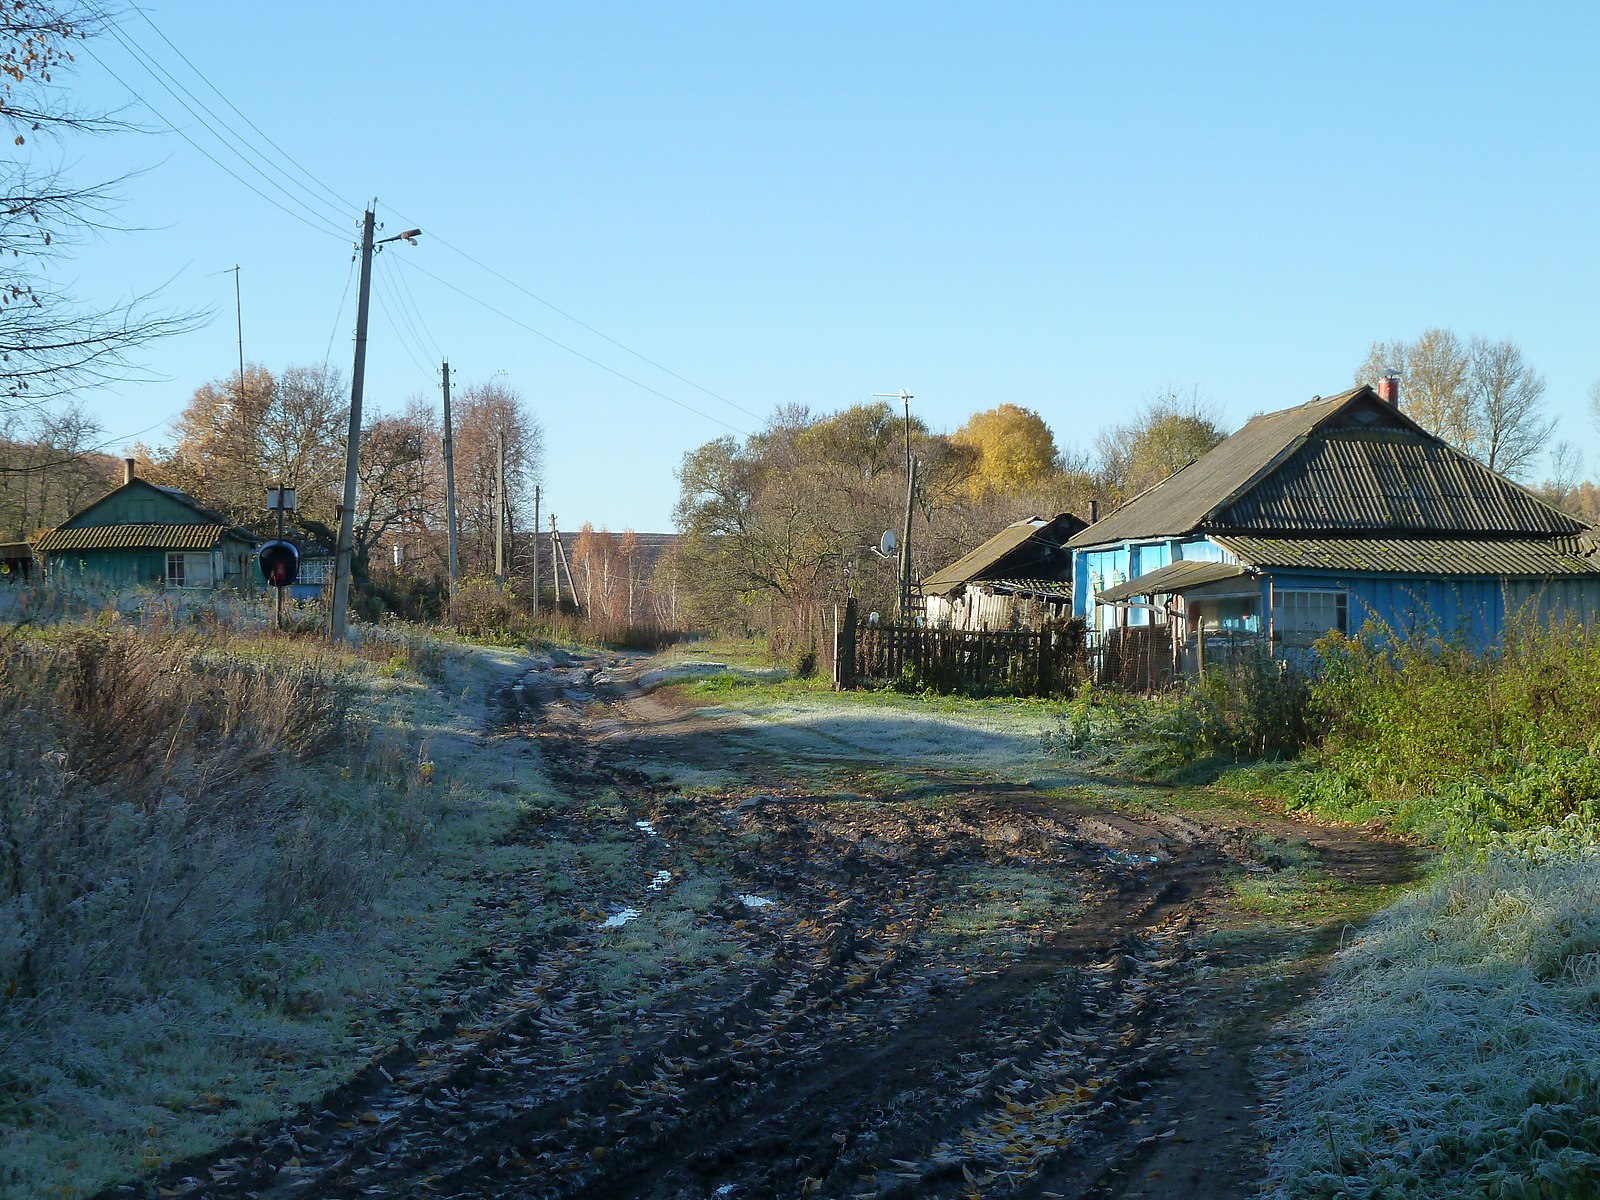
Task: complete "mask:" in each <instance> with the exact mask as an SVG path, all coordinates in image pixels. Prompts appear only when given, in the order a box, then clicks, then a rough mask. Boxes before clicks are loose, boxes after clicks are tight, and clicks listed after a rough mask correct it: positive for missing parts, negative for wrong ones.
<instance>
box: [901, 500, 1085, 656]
mask: <svg viewBox="0 0 1600 1200" xmlns="http://www.w3.org/2000/svg"><path fill="white" fill-rule="evenodd" d="M1086 528H1088V526H1087V523H1086V522H1084V521H1082V520H1080V519H1079V518H1078V517H1075V516H1073V514H1071V513H1058V514H1056V515H1055V516H1054V517H1051V518H1049V519H1048V520H1047V519H1045V518H1044V517H1027V518H1025V519H1023V520H1021V521H1014V522H1012V523H1011V524H1010V525H1007V526H1006V527H1005V528H1004V529H1002V530H1001V531H1000V532H999V533H997V534H995V535H994V536H993V537H991V538H989V539H987V540H986V541H984V542H983V543H982V544H980V545H979V546H977V547H975V548H974V549H972V550H969V551H968V552H967V553H965V554H963V555H962V556H961V557H960V558H958V559H956V560H955V562H953V563H951V564H950V565H949V566H946V567H943V568H941V569H940V570H937V571H935V572H933V574H931V575H928V576H926V577H925V578H924V579H923V580H922V584H921V590H922V595H923V602H924V605H925V609H926V614H927V620H928V623H929V624H930V625H935V626H940V627H943V628H950V629H1012V628H1019V627H1026V626H1037V625H1039V624H1042V623H1044V622H1046V621H1049V620H1053V619H1056V618H1058V617H1063V616H1067V615H1069V610H1070V607H1071V604H1072V554H1071V552H1070V551H1068V550H1067V548H1066V546H1067V541H1068V539H1069V538H1071V537H1072V536H1073V535H1074V534H1075V533H1078V532H1080V531H1081V530H1083V529H1086Z"/></svg>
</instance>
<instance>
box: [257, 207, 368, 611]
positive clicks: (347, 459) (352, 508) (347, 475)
mask: <svg viewBox="0 0 1600 1200" xmlns="http://www.w3.org/2000/svg"><path fill="white" fill-rule="evenodd" d="M376 227H377V213H376V212H375V211H374V210H373V209H372V208H369V209H367V212H366V216H365V217H364V218H363V219H362V222H361V285H360V287H359V288H358V289H357V291H356V361H355V366H354V368H353V369H352V370H351V373H350V432H349V435H348V437H347V438H346V439H345V444H344V503H343V504H342V505H341V506H340V508H339V543H338V546H337V548H336V552H335V556H334V563H333V613H332V618H331V632H332V634H333V640H334V641H336V642H339V641H343V640H344V634H345V622H346V620H347V618H348V615H349V609H350V556H351V553H352V551H353V549H354V546H353V543H354V540H355V523H356V473H357V470H358V468H359V466H360V463H361V396H362V391H363V389H364V388H365V386H366V381H367V313H368V310H369V309H370V307H371V302H372V235H373V231H374V230H375V228H376ZM240 382H241V384H242V383H243V378H242V377H241V379H240Z"/></svg>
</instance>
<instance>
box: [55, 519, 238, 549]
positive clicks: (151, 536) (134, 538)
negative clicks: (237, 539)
mask: <svg viewBox="0 0 1600 1200" xmlns="http://www.w3.org/2000/svg"><path fill="white" fill-rule="evenodd" d="M232 528H233V527H232V526H231V525H85V526H82V527H81V528H78V529H52V530H50V531H49V532H47V533H41V534H40V535H39V538H38V540H37V541H36V542H34V548H35V549H36V550H40V551H43V552H45V553H58V552H60V551H64V550H210V549H212V548H214V547H215V546H216V545H218V543H220V542H221V541H222V538H223V535H224V534H226V533H228V532H229V530H231V529H232Z"/></svg>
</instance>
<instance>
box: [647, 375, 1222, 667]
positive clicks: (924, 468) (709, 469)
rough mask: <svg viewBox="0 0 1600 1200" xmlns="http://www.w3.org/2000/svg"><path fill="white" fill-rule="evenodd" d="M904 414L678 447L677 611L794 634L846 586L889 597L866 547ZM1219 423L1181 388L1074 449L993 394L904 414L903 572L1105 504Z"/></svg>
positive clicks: (1168, 464)
mask: <svg viewBox="0 0 1600 1200" xmlns="http://www.w3.org/2000/svg"><path fill="white" fill-rule="evenodd" d="M907 424H908V422H907V420H906V418H905V416H904V415H903V414H902V413H900V412H897V411H896V410H895V409H894V407H893V406H892V405H890V404H888V403H884V402H880V403H874V404H858V405H854V406H852V407H849V408H846V409H844V410H843V411H841V412H837V413H831V414H819V413H814V412H812V411H811V410H810V409H808V408H804V407H788V408H780V409H779V410H778V411H777V412H776V413H774V414H773V416H772V417H771V419H769V420H768V422H767V423H766V425H765V426H764V427H763V428H762V429H761V430H760V431H759V432H757V433H755V434H753V435H751V436H749V437H747V438H745V439H743V440H739V439H735V438H732V437H723V438H718V439H717V440H715V441H711V442H707V443H706V444H705V445H703V446H701V447H699V448H698V449H696V450H694V451H691V452H690V453H689V454H687V455H686V456H685V457H684V460H683V463H682V465H681V467H680V468H679V472H678V481H679V496H678V503H677V507H676V510H675V517H676V522H677V526H678V529H679V531H680V534H681V540H680V542H679V544H678V546H677V548H676V550H675V552H674V554H673V555H672V556H671V558H670V560H669V561H668V562H667V563H666V564H664V566H665V568H666V569H669V570H671V571H673V572H674V578H675V579H676V581H677V584H678V588H679V595H680V599H681V602H682V605H683V609H684V612H685V615H686V619H687V621H688V622H689V623H690V624H692V625H694V626H696V627H699V628H738V629H746V630H749V629H766V630H768V631H769V632H774V633H775V634H778V635H779V638H778V640H779V641H780V642H781V641H785V640H787V641H792V642H795V643H803V642H804V641H805V639H806V637H807V636H808V632H807V631H810V630H814V629H815V628H816V616H817V613H818V612H819V611H820V609H821V608H822V607H824V606H826V605H830V604H832V603H834V602H836V601H837V600H839V599H840V598H841V597H843V596H844V595H845V594H846V593H847V592H848V593H850V594H853V595H855V596H857V597H859V598H860V600H861V602H862V603H863V605H865V606H866V608H867V609H878V610H881V611H883V612H885V613H888V612H892V611H893V610H894V604H895V597H896V592H897V586H898V582H897V575H896V566H895V564H894V562H892V561H885V560H884V559H882V558H881V557H880V556H878V555H876V554H874V553H873V552H872V549H871V548H872V547H873V546H875V545H876V544H877V543H878V541H879V538H880V536H881V534H882V532H883V531H884V530H896V531H898V530H899V528H900V525H901V521H902V519H903V512H904V505H905V500H906V476H907V469H906V451H905V444H906V438H907ZM1224 433H1225V431H1224V430H1223V428H1222V427H1221V425H1220V424H1219V423H1218V418H1217V416H1216V414H1215V413H1214V412H1213V411H1212V410H1211V408H1210V406H1208V405H1207V404H1206V403H1205V402H1204V401H1203V400H1201V398H1200V397H1199V396H1198V395H1197V394H1194V393H1191V394H1189V395H1180V394H1178V393H1175V392H1168V393H1165V394H1162V395H1159V396H1155V397H1152V398H1149V399H1147V400H1146V401H1145V403H1144V404H1143V405H1142V407H1141V408H1139V409H1138V410H1137V411H1136V412H1135V413H1134V414H1133V416H1132V417H1130V418H1129V419H1128V420H1127V421H1125V422H1123V423H1121V424H1119V425H1116V426H1113V427H1111V428H1108V429H1106V430H1104V431H1102V432H1101V433H1100V434H1099V435H1098V436H1097V437H1096V439H1095V442H1094V445H1093V447H1092V448H1091V449H1090V450H1088V451H1076V450H1072V449H1066V450H1063V449H1061V448H1060V447H1059V446H1058V445H1057V443H1056V439H1055V434H1054V433H1053V431H1052V430H1051V429H1050V427H1049V425H1048V424H1046V422H1045V421H1044V419H1043V418H1042V417H1041V416H1040V415H1039V413H1037V412H1035V411H1033V410H1031V409H1027V408H1023V407H1021V406H1019V405H1015V404H1000V405H997V406H995V407H994V408H989V409H984V410H982V411H980V412H977V413H974V414H973V415H972V416H971V417H970V418H969V419H968V420H967V421H966V422H965V423H964V424H963V425H962V426H961V427H960V428H959V429H957V430H955V431H954V432H952V433H939V432H935V431H933V430H931V429H930V428H928V426H927V425H926V423H925V422H923V421H922V420H921V419H919V418H918V417H916V416H912V417H910V419H909V439H910V446H911V456H912V458H913V459H915V460H916V462H917V464H918V473H917V488H916V493H915V496H914V499H913V506H914V521H913V528H914V534H913V538H912V552H911V558H912V572H913V575H914V577H915V578H919V579H920V578H922V577H923V576H925V575H927V574H928V573H929V572H931V571H932V570H934V569H937V568H938V567H941V566H943V565H945V564H946V563H949V562H951V561H953V560H954V559H956V558H958V557H960V556H961V555H962V554H964V553H966V552H967V551H968V550H971V549H972V548H973V547H974V546H976V545H977V544H978V543H979V542H982V541H983V540H984V539H986V538H988V537H989V536H991V535H992V534H994V533H995V532H997V531H998V530H999V529H1001V528H1003V527H1004V526H1005V525H1007V524H1010V523H1011V522H1013V521H1016V520H1019V519H1022V518H1025V517H1029V516H1041V517H1049V516H1053V515H1055V514H1056V513H1060V512H1075V513H1078V514H1080V515H1082V516H1084V517H1085V518H1087V514H1088V511H1089V503H1090V501H1091V500H1099V501H1100V502H1101V503H1102V504H1103V505H1107V506H1113V505H1115V504H1117V503H1120V502H1121V501H1123V500H1125V499H1128V498H1130V497H1132V496H1133V495H1135V494H1137V493H1138V492H1139V491H1141V490H1143V489H1144V488H1146V487H1149V486H1150V485H1151V484H1153V483H1156V482H1157V481H1159V480H1160V479H1163V478H1165V477H1166V476H1167V475H1168V474H1170V473H1171V472H1172V471H1174V470H1177V469H1178V468H1180V467H1182V466H1183V465H1184V464H1185V463H1187V462H1189V461H1191V460H1192V459H1194V458H1196V457H1198V456H1199V455H1201V454H1203V453H1205V452H1206V451H1207V450H1209V449H1210V448H1211V447H1212V446H1214V445H1216V443H1217V442H1218V441H1220V440H1221V439H1222V437H1223V436H1224Z"/></svg>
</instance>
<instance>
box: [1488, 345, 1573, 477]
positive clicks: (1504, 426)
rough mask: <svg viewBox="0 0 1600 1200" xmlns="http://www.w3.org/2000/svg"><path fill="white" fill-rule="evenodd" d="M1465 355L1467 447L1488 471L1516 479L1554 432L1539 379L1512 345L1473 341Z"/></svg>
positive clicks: (1541, 382)
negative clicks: (1468, 362)
mask: <svg viewBox="0 0 1600 1200" xmlns="http://www.w3.org/2000/svg"><path fill="white" fill-rule="evenodd" d="M1471 352H1472V373H1471V377H1470V385H1469V392H1470V395H1471V398H1472V415H1473V424H1474V427H1475V428H1474V434H1475V437H1474V439H1473V446H1472V448H1473V450H1474V452H1475V453H1476V454H1477V456H1478V457H1479V458H1480V459H1482V460H1483V462H1484V465H1486V466H1487V467H1488V468H1489V469H1490V470H1491V471H1499V472H1501V473H1502V474H1505V475H1514V476H1518V477H1521V476H1523V475H1525V474H1526V473H1527V469H1528V467H1529V465H1530V464H1531V463H1532V462H1533V461H1534V460H1535V459H1536V458H1537V456H1538V454H1539V451H1540V450H1541V449H1542V448H1543V447H1544V445H1545V443H1546V442H1548V441H1549V439H1550V435H1551V433H1553V432H1554V431H1555V425H1556V423H1555V421H1553V420H1548V419H1546V417H1545V415H1544V386H1545V385H1544V376H1543V375H1541V374H1540V373H1539V372H1538V371H1535V370H1534V369H1533V367H1531V366H1530V365H1529V364H1528V362H1527V360H1526V359H1524V358H1523V356H1522V349H1521V347H1519V346H1518V345H1517V344H1516V343H1515V342H1512V341H1504V340H1503V341H1498V342H1491V341H1489V340H1487V339H1485V338H1473V339H1472V344H1471Z"/></svg>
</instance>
